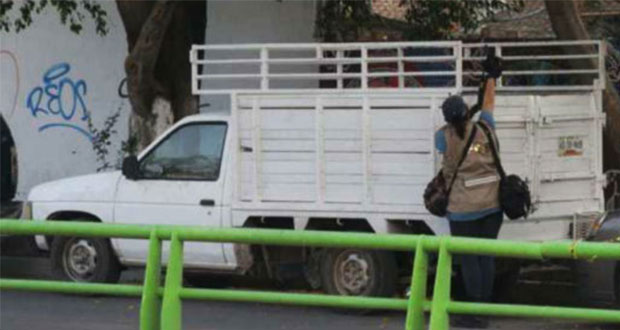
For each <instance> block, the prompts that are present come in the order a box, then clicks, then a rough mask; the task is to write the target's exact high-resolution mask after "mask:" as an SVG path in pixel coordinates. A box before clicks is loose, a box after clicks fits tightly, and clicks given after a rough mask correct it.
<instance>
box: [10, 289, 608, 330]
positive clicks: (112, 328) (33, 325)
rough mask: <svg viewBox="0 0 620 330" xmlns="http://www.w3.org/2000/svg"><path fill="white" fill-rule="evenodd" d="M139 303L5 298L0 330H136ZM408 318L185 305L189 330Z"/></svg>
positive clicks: (383, 327) (557, 325)
mask: <svg viewBox="0 0 620 330" xmlns="http://www.w3.org/2000/svg"><path fill="white" fill-rule="evenodd" d="M139 308H140V302H139V299H137V298H118V297H92V296H90V297H88V296H87V297H85V296H69V295H61V294H48V293H29V292H2V295H1V296H0V328H1V329H3V330H30V329H37V330H38V329H44V330H79V329H89V330H129V329H138V311H139ZM404 320H405V316H404V313H397V312H385V313H379V314H376V315H366V316H359V315H343V314H338V313H335V312H333V311H329V310H325V309H321V308H303V307H282V306H274V305H262V304H255V303H247V304H244V303H221V302H206V301H184V302H183V325H184V327H183V328H184V329H185V330H198V329H201V330H237V329H252V330H267V329H270V330H271V329H287V330H310V329H323V330H329V329H334V330H336V329H337V330H344V329H359V330H366V329H367V330H371V329H373V330H375V329H378V330H392V329H393V330H396V329H403V324H404ZM491 329H502V330H522V329H532V330H543V329H545V330H551V329H553V330H564V329H566V330H577V329H582V330H585V329H588V330H595V329H611V327H604V326H596V325H584V324H581V325H579V324H573V323H571V322H566V321H564V322H560V321H556V322H553V321H534V320H519V319H500V318H496V319H493V320H492V321H491Z"/></svg>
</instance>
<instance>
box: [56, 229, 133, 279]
mask: <svg viewBox="0 0 620 330" xmlns="http://www.w3.org/2000/svg"><path fill="white" fill-rule="evenodd" d="M50 257H51V262H52V272H53V274H54V276H55V277H56V278H57V279H59V280H65V281H67V280H68V281H74V282H106V283H115V282H118V279H119V277H120V273H121V267H120V264H119V262H118V259H117V258H116V255H114V252H113V251H112V248H111V246H110V242H109V241H108V240H107V239H104V238H92V237H60V236H59V237H55V238H54V240H53V241H52V249H51V253H50Z"/></svg>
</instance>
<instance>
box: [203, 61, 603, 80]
mask: <svg viewBox="0 0 620 330" xmlns="http://www.w3.org/2000/svg"><path fill="white" fill-rule="evenodd" d="M367 64H368V63H367ZM591 71H592V70H591ZM594 71H596V70H594ZM515 72H521V71H515ZM523 72H526V71H523ZM534 72H543V71H534ZM465 73H467V74H478V73H477V72H475V71H469V72H465ZM543 73H544V72H543ZM456 74H457V73H456V72H455V71H419V72H406V73H405V72H403V73H400V72H389V71H386V72H367V73H364V72H362V73H340V74H338V73H271V74H266V75H265V77H266V78H272V79H313V78H317V79H318V78H320V79H326V78H334V79H336V78H363V77H399V76H403V77H410V76H411V77H417V76H454V75H456ZM246 78H251V79H259V78H261V79H262V78H263V75H262V74H258V73H230V74H209V75H206V74H203V75H198V76H197V79H200V80H203V79H212V80H215V79H246Z"/></svg>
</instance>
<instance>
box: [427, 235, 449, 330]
mask: <svg viewBox="0 0 620 330" xmlns="http://www.w3.org/2000/svg"><path fill="white" fill-rule="evenodd" d="M448 241H449V239H447V238H444V239H442V241H441V243H440V247H439V260H438V261H437V274H436V275H435V286H434V290H435V291H434V293H433V301H432V303H431V324H430V329H431V330H445V329H448V328H449V326H450V322H449V316H448V304H449V303H450V287H451V283H450V282H451V279H452V256H451V255H450V252H448V247H447V244H446V243H447V242H448Z"/></svg>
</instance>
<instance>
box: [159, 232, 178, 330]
mask: <svg viewBox="0 0 620 330" xmlns="http://www.w3.org/2000/svg"><path fill="white" fill-rule="evenodd" d="M182 286H183V242H182V241H181V240H180V239H179V237H178V235H177V234H176V233H173V234H172V238H171V239H170V256H169V259H168V268H167V270H166V283H165V285H164V297H163V299H162V300H163V301H162V306H161V328H162V329H166V330H181V329H183V326H182V310H181V297H180V295H179V293H180V292H181V289H182Z"/></svg>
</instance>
